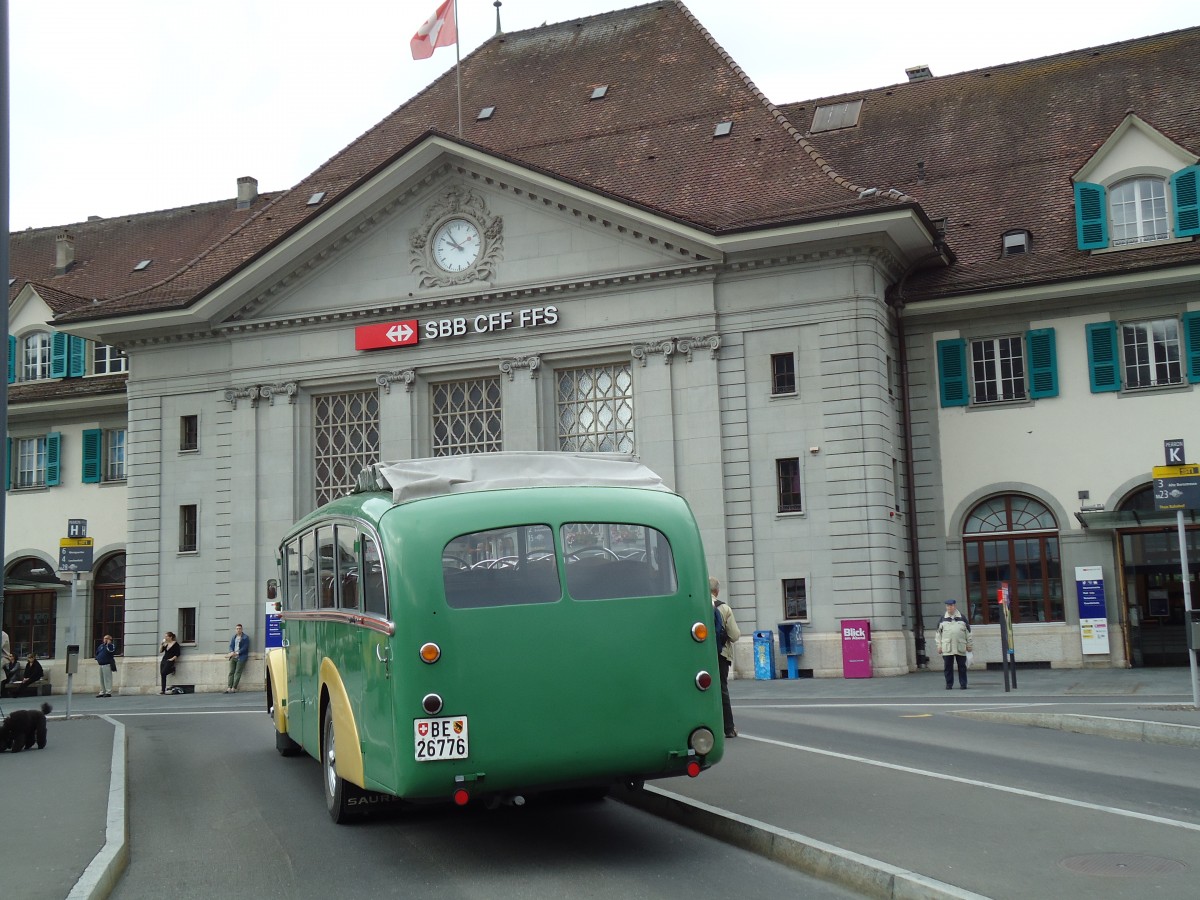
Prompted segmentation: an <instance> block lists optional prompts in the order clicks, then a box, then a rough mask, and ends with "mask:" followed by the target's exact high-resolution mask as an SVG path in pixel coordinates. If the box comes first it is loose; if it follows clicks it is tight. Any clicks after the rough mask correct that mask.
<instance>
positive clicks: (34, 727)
mask: <svg viewBox="0 0 1200 900" xmlns="http://www.w3.org/2000/svg"><path fill="white" fill-rule="evenodd" d="M51 709H52V707H51V706H50V704H49V703H43V704H42V708H41V709H40V710H39V709H18V710H17V711H16V712H14V713H11V714H10V715H9V716H8V717H7V718H6V719H5V720H4V722H3V723H0V750H11V751H12V752H13V753H20V752H21V751H22V750H28V749H29V748H30V747H32V746H33V742H34V741H37V745H38V749H39V750H45V749H46V715H47V714H48V713H49V712H50V711H51Z"/></svg>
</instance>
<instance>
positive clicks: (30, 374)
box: [21, 331, 50, 381]
mask: <svg viewBox="0 0 1200 900" xmlns="http://www.w3.org/2000/svg"><path fill="white" fill-rule="evenodd" d="M49 377H50V333H49V332H46V331H35V332H33V333H32V334H27V335H25V337H23V338H21V381H37V380H38V379H40V378H49Z"/></svg>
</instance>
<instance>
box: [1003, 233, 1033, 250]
mask: <svg viewBox="0 0 1200 900" xmlns="http://www.w3.org/2000/svg"><path fill="white" fill-rule="evenodd" d="M1029 245H1030V239H1029V232H1028V231H1026V230H1025V229H1024V228H1018V229H1015V230H1013V231H1006V232H1004V236H1003V238H1001V252H1002V253H1003V254H1004V255H1005V256H1018V255H1020V254H1022V253H1028V252H1029Z"/></svg>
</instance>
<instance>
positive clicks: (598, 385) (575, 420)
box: [558, 365, 634, 453]
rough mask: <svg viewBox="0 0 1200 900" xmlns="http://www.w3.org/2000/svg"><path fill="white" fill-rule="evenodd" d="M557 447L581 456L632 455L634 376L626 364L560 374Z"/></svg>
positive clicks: (593, 367) (572, 370) (573, 370)
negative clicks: (598, 454) (585, 454)
mask: <svg viewBox="0 0 1200 900" xmlns="http://www.w3.org/2000/svg"><path fill="white" fill-rule="evenodd" d="M558 448H559V450H563V451H568V452H570V451H574V452H580V453H632V452H633V450H634V441H633V374H632V372H631V370H630V367H629V366H628V365H613V366H592V367H588V368H583V369H568V370H566V371H563V372H560V373H559V375H558Z"/></svg>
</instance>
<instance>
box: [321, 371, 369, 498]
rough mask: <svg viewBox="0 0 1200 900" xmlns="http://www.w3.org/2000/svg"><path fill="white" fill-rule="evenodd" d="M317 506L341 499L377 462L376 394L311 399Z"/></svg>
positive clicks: (330, 395) (350, 394)
mask: <svg viewBox="0 0 1200 900" xmlns="http://www.w3.org/2000/svg"><path fill="white" fill-rule="evenodd" d="M313 430H314V435H313V437H314V440H313V473H314V481H315V482H316V499H317V505H318V506H320V505H321V504H322V503H328V502H329V501H330V500H333V499H334V498H336V497H341V496H344V495H345V494H346V493H348V492H349V491H350V489H351V488H353V487H354V480H355V478H357V477H358V473H359V471H361V470H362V469H363V468H364V467H366V466H369V465H371V464H372V463H375V462H378V461H379V394H378V392H376V391H351V392H348V393H344V394H325V395H323V396H320V397H314V398H313Z"/></svg>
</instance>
